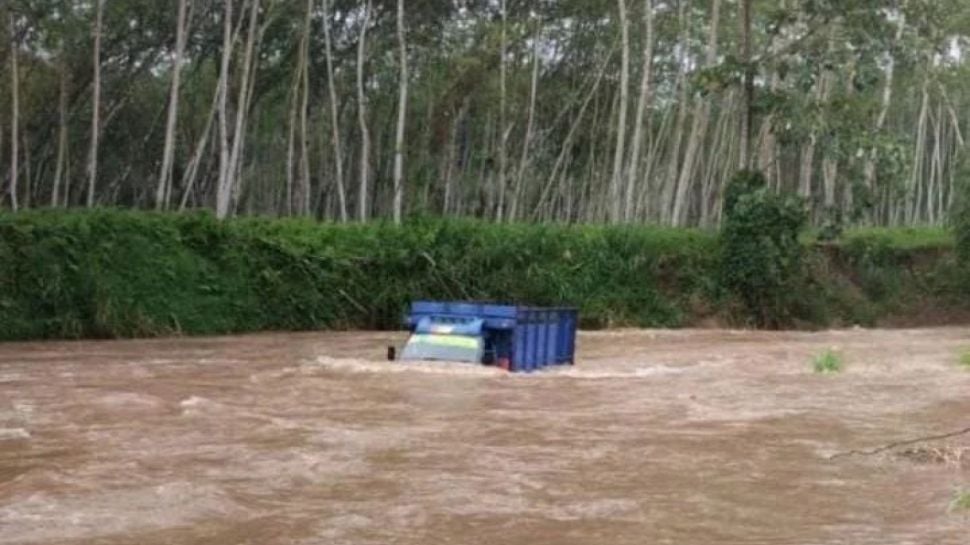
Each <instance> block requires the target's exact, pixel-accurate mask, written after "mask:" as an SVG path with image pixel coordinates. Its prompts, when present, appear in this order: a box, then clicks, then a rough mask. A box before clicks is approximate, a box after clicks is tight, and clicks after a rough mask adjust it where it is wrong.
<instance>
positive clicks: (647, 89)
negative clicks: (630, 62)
mask: <svg viewBox="0 0 970 545" xmlns="http://www.w3.org/2000/svg"><path fill="white" fill-rule="evenodd" d="M643 26H644V28H645V30H646V35H645V37H644V41H643V68H641V72H640V99H639V101H638V102H637V115H636V117H635V118H634V123H635V127H634V129H633V142H632V143H631V144H630V157H629V160H628V163H627V165H628V166H627V177H626V195H625V199H624V200H625V201H626V206H625V208H624V210H623V219H624V221H627V222H629V221H633V214H634V209H635V206H634V203H635V202H636V186H637V181H638V180H639V177H640V164H641V163H644V161H643V160H642V159H641V157H640V149H641V148H642V146H643V133H644V128H645V127H646V125H647V119H648V115H649V113H648V112H649V111H650V108H651V106H652V103H653V100H652V98H653V92H652V89H651V83H652V82H651V78H652V76H653V0H644V1H643ZM648 161H649V159H648Z"/></svg>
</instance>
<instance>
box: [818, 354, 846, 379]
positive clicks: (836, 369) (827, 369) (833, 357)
mask: <svg viewBox="0 0 970 545" xmlns="http://www.w3.org/2000/svg"><path fill="white" fill-rule="evenodd" d="M812 367H813V368H814V369H815V372H816V373H818V374H820V375H828V374H834V373H840V372H842V367H843V365H842V356H840V355H838V354H837V353H835V352H834V351H832V350H826V351H825V352H823V353H822V354H820V355H818V356H816V357H815V359H814V360H813V361H812Z"/></svg>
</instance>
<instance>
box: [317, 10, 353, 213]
mask: <svg viewBox="0 0 970 545" xmlns="http://www.w3.org/2000/svg"><path fill="white" fill-rule="evenodd" d="M322 7H323V23H322V24H323V40H324V54H325V57H326V61H327V93H328V95H329V98H330V132H331V145H332V146H333V162H334V170H335V171H336V172H335V176H336V180H335V182H336V186H337V200H338V205H339V208H340V220H341V221H343V222H346V221H347V220H348V219H349V218H348V212H347V191H346V189H345V188H344V161H343V149H342V146H341V144H340V118H339V115H340V113H339V111H338V107H337V82H336V81H335V79H334V69H333V45H332V43H331V37H330V0H322Z"/></svg>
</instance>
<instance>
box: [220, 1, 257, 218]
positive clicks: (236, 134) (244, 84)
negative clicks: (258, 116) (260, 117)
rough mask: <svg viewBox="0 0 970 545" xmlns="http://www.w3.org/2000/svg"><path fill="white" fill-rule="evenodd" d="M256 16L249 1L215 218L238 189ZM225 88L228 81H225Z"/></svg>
mask: <svg viewBox="0 0 970 545" xmlns="http://www.w3.org/2000/svg"><path fill="white" fill-rule="evenodd" d="M258 16H259V0H253V2H252V5H251V6H250V12H249V29H248V35H247V37H246V48H245V53H244V55H243V65H242V77H241V79H240V84H239V98H238V100H237V102H236V126H235V130H233V135H232V148H231V152H230V155H229V165H228V173H227V176H226V185H225V187H224V188H222V189H223V191H222V192H221V193H220V195H219V199H218V201H219V202H218V204H219V207H218V208H217V210H216V217H218V218H219V219H225V218H227V217H229V215H230V214H231V213H232V208H233V201H234V198H235V196H236V195H238V193H237V192H238V190H239V187H238V185H239V180H238V178H239V177H240V176H241V166H242V150H243V141H244V140H245V136H246V130H245V127H246V118H247V115H248V111H249V97H250V93H251V89H252V83H253V82H252V81H251V74H252V72H253V50H254V49H255V45H256V28H257V24H256V23H257V18H258ZM226 85H227V88H228V81H227V82H226Z"/></svg>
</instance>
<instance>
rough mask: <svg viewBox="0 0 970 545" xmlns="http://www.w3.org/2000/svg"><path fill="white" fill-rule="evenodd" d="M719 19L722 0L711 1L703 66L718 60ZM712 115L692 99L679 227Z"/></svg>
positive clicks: (706, 104) (678, 198)
mask: <svg viewBox="0 0 970 545" xmlns="http://www.w3.org/2000/svg"><path fill="white" fill-rule="evenodd" d="M720 19H721V0H713V2H712V3H711V19H710V25H711V26H710V31H709V34H708V38H707V58H706V59H705V62H704V65H705V66H706V67H712V66H714V64H715V63H716V62H717V38H718V24H719V23H720ZM710 115H711V103H710V101H709V100H708V99H707V98H705V97H698V98H697V99H695V102H694V119H693V122H692V123H691V128H690V136H688V137H687V151H685V152H684V165H683V167H681V169H680V177H679V178H678V180H677V191H676V193H675V198H674V208H673V212H672V213H671V220H672V221H673V224H674V225H675V226H678V227H679V226H682V225H684V224H685V222H686V221H687V212H688V209H689V206H690V203H689V197H690V195H689V192H688V190H689V189H690V187H691V185H693V183H694V173H695V172H696V166H697V155H698V152H699V151H700V149H701V146H702V145H703V144H704V140H705V139H706V138H707V127H708V124H709V119H710Z"/></svg>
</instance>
